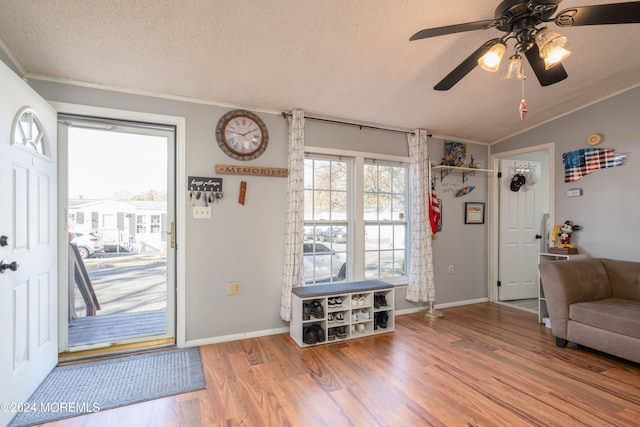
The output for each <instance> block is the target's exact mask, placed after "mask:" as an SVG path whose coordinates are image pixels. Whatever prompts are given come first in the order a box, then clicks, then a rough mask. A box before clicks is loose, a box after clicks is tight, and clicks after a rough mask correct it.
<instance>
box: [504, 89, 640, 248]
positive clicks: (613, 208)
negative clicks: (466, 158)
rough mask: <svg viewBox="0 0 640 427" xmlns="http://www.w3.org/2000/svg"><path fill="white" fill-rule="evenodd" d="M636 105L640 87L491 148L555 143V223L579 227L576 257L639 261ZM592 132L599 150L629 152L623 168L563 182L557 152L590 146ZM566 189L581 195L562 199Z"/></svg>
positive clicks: (574, 238)
mask: <svg viewBox="0 0 640 427" xmlns="http://www.w3.org/2000/svg"><path fill="white" fill-rule="evenodd" d="M639 103H640V87H636V88H634V89H631V90H629V91H627V92H624V93H621V94H619V95H617V96H614V97H612V98H609V99H606V100H604V101H601V102H599V103H597V104H594V105H591V106H589V107H586V108H584V109H581V110H579V111H576V112H573V113H571V114H568V115H566V116H564V117H562V118H559V119H557V120H554V121H552V122H549V123H547V124H545V125H543V126H540V127H538V128H535V129H532V130H530V131H528V132H525V133H523V134H521V135H517V136H515V137H513V138H510V139H507V140H505V141H502V142H500V143H498V144H494V145H492V146H491V153H500V152H503V151H510V150H514V149H517V148H523V147H528V146H534V145H539V144H543V143H548V142H554V143H555V151H556V158H555V159H554V164H555V187H554V188H555V220H556V223H558V224H561V223H563V222H564V221H566V220H570V221H573V222H574V223H575V224H579V225H581V226H582V227H583V229H582V230H580V231H578V232H576V233H574V234H573V236H572V238H571V242H572V243H575V244H576V245H577V247H578V249H579V250H580V253H583V254H587V255H590V256H594V257H607V258H614V259H621V260H630V261H640V220H638V212H639V211H640V190H639V189H638V182H640V168H638V165H637V162H638V159H637V151H638V146H639V137H638V135H640V120H638V105H639ZM593 133H600V134H602V135H603V136H604V141H603V142H602V143H601V144H600V145H598V147H602V148H613V149H615V150H616V152H619V153H629V157H628V158H627V160H626V162H625V164H624V165H623V166H619V167H615V168H610V169H602V170H599V171H595V172H592V173H590V174H589V175H587V176H584V177H582V178H581V179H580V180H578V181H576V182H571V183H565V182H564V164H563V162H562V154H563V153H565V152H569V151H573V150H577V149H581V148H587V147H589V145H588V144H587V137H588V136H589V135H591V134H593ZM570 188H582V190H583V196H582V197H576V198H569V197H567V190H568V189H570Z"/></svg>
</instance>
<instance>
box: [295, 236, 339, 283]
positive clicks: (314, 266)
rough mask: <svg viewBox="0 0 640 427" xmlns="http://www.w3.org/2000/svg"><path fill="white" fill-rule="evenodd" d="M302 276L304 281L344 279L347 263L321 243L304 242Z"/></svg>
mask: <svg viewBox="0 0 640 427" xmlns="http://www.w3.org/2000/svg"><path fill="white" fill-rule="evenodd" d="M303 245H304V263H303V278H304V282H305V283H310V282H316V283H318V282H328V281H331V280H334V281H336V280H345V279H346V277H347V263H346V262H345V260H344V259H343V258H342V257H341V256H340V255H338V254H336V252H335V251H333V250H331V249H329V248H328V247H327V246H325V245H323V244H322V243H318V242H314V241H305V242H304V244H303Z"/></svg>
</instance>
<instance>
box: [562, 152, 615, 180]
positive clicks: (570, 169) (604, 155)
mask: <svg viewBox="0 0 640 427" xmlns="http://www.w3.org/2000/svg"><path fill="white" fill-rule="evenodd" d="M625 157H626V156H625V155H623V154H616V152H615V151H614V150H613V149H611V148H583V149H580V150H576V151H570V152H568V153H564V154H563V155H562V159H563V162H564V182H574V181H577V180H579V179H580V178H582V177H583V176H585V175H587V174H589V173H591V172H593V171H597V170H600V169H606V168H612V167H615V166H621V165H622V163H623V162H624V159H625Z"/></svg>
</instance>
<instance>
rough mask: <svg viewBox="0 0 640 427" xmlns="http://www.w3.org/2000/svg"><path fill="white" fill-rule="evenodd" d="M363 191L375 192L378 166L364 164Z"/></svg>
mask: <svg viewBox="0 0 640 427" xmlns="http://www.w3.org/2000/svg"><path fill="white" fill-rule="evenodd" d="M363 184H364V192H365V193H367V192H376V191H377V189H378V168H376V167H375V166H374V165H364V179H363Z"/></svg>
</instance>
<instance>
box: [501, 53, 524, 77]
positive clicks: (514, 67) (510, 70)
mask: <svg viewBox="0 0 640 427" xmlns="http://www.w3.org/2000/svg"><path fill="white" fill-rule="evenodd" d="M523 77H524V73H523V72H522V57H521V56H520V55H518V54H517V53H516V54H515V55H513V56H511V57H510V58H509V62H508V63H507V69H506V70H505V72H504V74H503V75H502V79H503V80H510V79H522V78H523Z"/></svg>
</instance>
